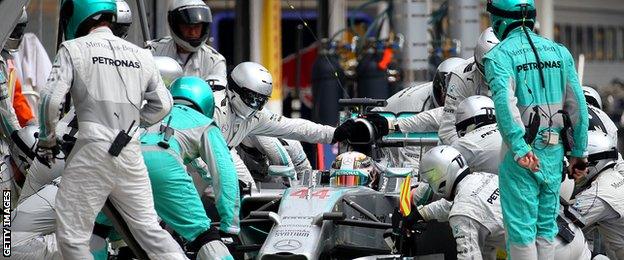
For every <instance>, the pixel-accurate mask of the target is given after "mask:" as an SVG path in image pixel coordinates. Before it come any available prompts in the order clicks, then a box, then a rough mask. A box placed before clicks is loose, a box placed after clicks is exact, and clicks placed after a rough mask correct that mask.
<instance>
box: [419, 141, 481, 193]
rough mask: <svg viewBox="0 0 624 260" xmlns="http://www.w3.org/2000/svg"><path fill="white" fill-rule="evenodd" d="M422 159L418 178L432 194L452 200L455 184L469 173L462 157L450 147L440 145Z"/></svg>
mask: <svg viewBox="0 0 624 260" xmlns="http://www.w3.org/2000/svg"><path fill="white" fill-rule="evenodd" d="M422 158H423V159H422V161H421V163H420V169H419V174H420V176H422V178H423V180H424V181H426V182H427V183H429V185H430V186H431V188H432V189H433V192H434V193H436V194H438V195H439V196H441V197H443V198H445V199H447V200H453V198H454V196H455V195H454V193H455V187H456V186H457V183H459V182H460V181H461V180H462V179H463V178H464V177H465V176H466V175H467V174H469V173H470V168H468V165H467V164H466V159H464V156H462V155H461V153H459V151H457V150H456V149H455V148H453V147H451V146H448V145H440V146H436V147H434V148H432V149H431V150H429V151H427V152H426V153H425V154H424V155H423V157H422Z"/></svg>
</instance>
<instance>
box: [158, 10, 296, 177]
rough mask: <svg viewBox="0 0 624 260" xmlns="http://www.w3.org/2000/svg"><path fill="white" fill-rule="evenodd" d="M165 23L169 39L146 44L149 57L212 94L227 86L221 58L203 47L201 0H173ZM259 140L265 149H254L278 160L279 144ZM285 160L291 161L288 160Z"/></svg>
mask: <svg viewBox="0 0 624 260" xmlns="http://www.w3.org/2000/svg"><path fill="white" fill-rule="evenodd" d="M167 23H168V24H169V31H170V32H171V36H167V37H164V38H162V39H159V40H155V41H151V42H149V43H148V45H147V47H148V48H149V49H150V50H151V51H152V53H153V54H154V55H156V56H166V57H171V58H173V59H174V60H176V61H177V62H178V63H179V64H180V66H182V68H183V71H184V76H197V77H200V78H202V79H204V80H205V81H206V82H208V84H209V85H210V86H211V87H212V89H213V90H214V91H218V90H224V89H225V87H226V86H227V71H226V62H225V58H224V57H223V55H221V54H220V53H219V52H217V51H216V50H215V49H214V48H212V47H211V46H210V45H208V44H207V43H206V41H207V40H208V37H209V36H210V26H211V24H212V13H211V11H210V8H209V7H208V6H207V5H206V3H205V2H204V1H201V0H174V1H173V2H172V3H171V5H170V6H169V11H168V14H167ZM261 138H262V139H264V141H262V142H255V144H256V145H267V146H263V147H257V148H258V149H259V150H263V151H266V152H268V153H271V154H267V156H268V157H269V158H275V157H279V156H280V153H279V152H280V151H283V149H281V147H280V148H279V151H278V150H275V149H276V148H274V146H272V145H271V144H275V143H278V142H279V141H278V140H273V139H272V137H261ZM252 142H254V141H253V140H250V141H248V144H249V143H252ZM298 147H301V144H299V145H298ZM293 148H294V147H291V149H290V150H291V151H293V152H294V153H295V154H301V153H303V148H301V150H299V151H294V150H293ZM289 157H290V156H289ZM287 160H290V161H292V158H288V159H287ZM239 163H240V162H239ZM197 165H198V166H200V167H201V166H203V165H204V164H203V163H202V162H197Z"/></svg>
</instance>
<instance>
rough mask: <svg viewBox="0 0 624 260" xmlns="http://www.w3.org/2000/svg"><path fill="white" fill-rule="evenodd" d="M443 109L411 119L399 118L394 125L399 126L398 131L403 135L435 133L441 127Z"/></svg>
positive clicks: (427, 112)
mask: <svg viewBox="0 0 624 260" xmlns="http://www.w3.org/2000/svg"><path fill="white" fill-rule="evenodd" d="M443 109H444V108H443V107H438V108H434V109H429V110H426V111H423V112H420V113H418V114H416V115H413V116H410V117H406V118H399V119H397V120H396V121H395V123H394V124H396V125H398V127H399V129H398V130H400V131H401V132H403V133H413V132H435V131H438V129H439V128H440V127H441V125H440V124H441V121H440V118H442V115H443ZM453 122H454V121H453ZM390 124H392V122H390ZM453 129H455V125H453ZM395 130H396V129H395Z"/></svg>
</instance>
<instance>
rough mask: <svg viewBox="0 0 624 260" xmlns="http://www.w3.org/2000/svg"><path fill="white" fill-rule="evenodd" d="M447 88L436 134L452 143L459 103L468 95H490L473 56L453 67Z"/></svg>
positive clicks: (443, 140)
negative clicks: (442, 112)
mask: <svg viewBox="0 0 624 260" xmlns="http://www.w3.org/2000/svg"><path fill="white" fill-rule="evenodd" d="M447 85H448V88H447V89H446V99H445V100H444V114H443V115H442V120H441V123H440V130H439V131H438V135H439V136H440V141H441V142H442V143H443V144H452V143H453V142H454V141H455V140H457V139H458V138H459V136H458V135H457V130H456V129H455V123H456V122H455V110H456V109H457V106H459V103H461V102H462V101H463V100H464V99H466V98H467V97H470V96H475V95H482V96H488V97H489V96H491V95H490V89H489V87H488V85H487V82H485V80H484V79H483V75H482V74H481V72H479V70H478V69H477V64H476V63H475V61H474V57H472V58H470V59H467V60H466V61H464V62H463V63H462V64H461V65H459V66H457V67H455V68H454V69H453V70H451V72H450V73H449V76H448V84H447Z"/></svg>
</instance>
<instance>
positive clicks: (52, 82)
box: [38, 45, 74, 148]
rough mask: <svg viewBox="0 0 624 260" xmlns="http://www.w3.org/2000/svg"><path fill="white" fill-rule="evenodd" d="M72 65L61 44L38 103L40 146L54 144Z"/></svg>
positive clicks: (70, 78)
mask: <svg viewBox="0 0 624 260" xmlns="http://www.w3.org/2000/svg"><path fill="white" fill-rule="evenodd" d="M73 71H74V66H73V65H72V63H71V57H70V55H69V52H68V51H67V49H66V48H65V46H63V45H61V48H60V49H59V51H58V53H57V54H56V58H55V59H54V65H53V66H52V71H51V72H50V76H49V77H48V82H47V84H46V86H45V87H44V88H43V90H42V91H41V100H40V104H39V143H38V146H40V147H47V148H51V147H54V146H56V135H55V130H56V124H57V123H58V121H59V119H60V118H61V116H62V115H61V112H62V108H63V105H64V103H65V95H66V94H67V92H69V90H70V88H71V84H72V81H73V79H74V75H73Z"/></svg>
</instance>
